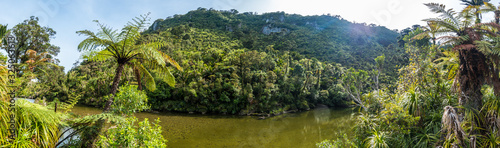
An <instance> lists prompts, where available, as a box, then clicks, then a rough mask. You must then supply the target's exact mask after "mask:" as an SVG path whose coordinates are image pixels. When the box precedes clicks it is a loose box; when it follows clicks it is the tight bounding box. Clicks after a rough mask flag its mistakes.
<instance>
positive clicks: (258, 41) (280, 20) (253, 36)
mask: <svg viewBox="0 0 500 148" xmlns="http://www.w3.org/2000/svg"><path fill="white" fill-rule="evenodd" d="M169 28H172V30H170V32H171V33H172V34H174V35H176V37H177V38H182V37H183V36H189V37H191V39H192V37H193V35H190V34H189V35H187V34H184V32H186V30H189V28H196V29H203V30H205V29H206V30H211V31H216V32H223V34H224V36H228V37H231V38H232V39H237V40H239V41H241V43H242V45H243V47H245V48H247V49H250V50H260V51H262V50H264V49H265V48H266V47H268V46H274V48H275V49H276V50H278V51H289V52H296V53H299V54H301V55H302V56H304V57H306V58H316V59H318V60H320V61H325V62H336V63H340V64H342V65H344V66H346V67H354V68H357V69H364V70H368V69H371V68H372V67H373V66H374V65H375V63H374V62H373V61H372V59H374V58H376V57H377V56H378V55H380V53H381V52H382V53H385V54H386V56H387V57H388V59H391V61H392V62H393V63H389V65H388V66H389V67H391V71H394V72H396V71H395V69H394V68H395V66H396V63H394V62H397V63H400V62H401V63H404V59H403V58H401V56H400V54H404V51H402V50H397V49H395V47H394V46H393V45H391V44H396V37H397V36H398V35H399V34H398V33H397V32H396V31H392V30H389V29H387V28H385V27H383V26H376V25H373V24H370V25H367V24H364V23H353V22H349V21H347V20H345V19H342V18H341V17H340V16H330V15H320V16H318V15H315V16H301V15H297V14H286V13H285V12H272V13H264V14H261V15H257V14H255V13H251V12H245V13H232V12H230V11H224V10H221V11H218V10H214V9H205V8H198V9H197V10H193V11H190V12H188V13H187V14H185V15H175V16H174V17H168V18H167V19H158V20H156V21H155V22H154V23H153V24H152V25H151V26H150V27H149V29H148V30H147V31H146V32H147V33H155V32H163V31H166V30H169ZM272 29H274V30H275V31H270V32H266V31H265V30H272ZM389 46H390V47H389ZM391 76H396V73H391Z"/></svg>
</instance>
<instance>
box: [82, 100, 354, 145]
mask: <svg viewBox="0 0 500 148" xmlns="http://www.w3.org/2000/svg"><path fill="white" fill-rule="evenodd" d="M73 112H74V113H76V114H88V113H93V112H95V113H100V110H99V109H95V108H88V107H75V108H74V109H73ZM353 112H354V111H353V110H352V109H342V110H334V109H328V108H326V107H321V108H317V109H314V110H311V111H306V112H301V113H291V114H284V115H281V116H275V117H271V118H267V119H265V120H258V119H257V117H248V116H222V115H196V114H176V113H161V114H151V113H138V114H136V116H137V118H139V119H140V120H142V119H144V118H149V119H157V118H159V119H160V120H161V123H160V124H161V125H162V129H163V136H164V137H166V138H167V139H168V141H169V142H168V143H167V144H168V145H169V146H170V147H314V146H315V143H317V142H320V141H322V140H324V139H335V138H337V137H339V136H340V133H341V132H343V133H348V134H349V133H350V130H349V129H351V126H352V125H353V121H352V119H351V114H352V113H353Z"/></svg>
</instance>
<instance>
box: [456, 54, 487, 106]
mask: <svg viewBox="0 0 500 148" xmlns="http://www.w3.org/2000/svg"><path fill="white" fill-rule="evenodd" d="M485 59H486V58H485V56H484V55H483V54H482V53H481V52H479V51H478V50H476V49H470V50H467V49H463V50H460V56H459V60H460V68H459V74H460V75H459V79H458V82H459V83H460V91H461V92H462V94H461V95H460V97H459V105H461V106H464V107H469V108H471V109H475V110H477V111H479V110H480V109H481V107H482V105H483V104H482V97H483V94H482V93H481V86H482V85H483V84H484V82H485V72H486V71H487V70H488V67H487V65H486V63H485Z"/></svg>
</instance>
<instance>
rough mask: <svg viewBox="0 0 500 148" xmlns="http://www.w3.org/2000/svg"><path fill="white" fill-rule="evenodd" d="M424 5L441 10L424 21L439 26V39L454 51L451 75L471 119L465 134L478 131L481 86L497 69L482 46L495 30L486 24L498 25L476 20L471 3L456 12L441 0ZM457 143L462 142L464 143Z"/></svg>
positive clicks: (461, 102) (481, 96) (437, 10)
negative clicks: (455, 60) (455, 62)
mask: <svg viewBox="0 0 500 148" xmlns="http://www.w3.org/2000/svg"><path fill="white" fill-rule="evenodd" d="M473 2H474V3H476V2H477V1H473ZM425 5H426V6H428V7H429V8H430V9H431V11H432V12H435V13H438V14H441V16H440V17H439V18H431V19H425V20H424V21H427V22H429V23H433V24H436V25H439V26H441V29H439V30H437V31H436V33H439V34H447V35H446V36H441V37H440V39H443V40H444V41H445V42H444V44H448V45H451V46H452V47H453V48H452V50H453V51H456V52H458V62H459V68H458V74H457V75H456V79H455V80H457V82H458V86H459V94H460V95H459V100H458V103H459V105H460V106H462V107H464V108H465V109H466V110H468V111H467V112H464V115H465V118H464V119H466V120H468V121H471V126H472V127H471V130H470V133H469V134H470V135H475V134H481V130H478V129H484V128H483V127H481V126H484V125H482V123H481V121H480V119H476V118H480V117H477V114H478V112H479V111H480V110H481V109H482V107H483V102H482V101H483V100H482V99H483V94H482V93H481V87H482V86H483V85H484V84H485V82H489V81H490V80H491V79H489V78H490V77H491V76H493V77H498V71H497V70H494V69H492V68H491V66H492V65H491V64H492V63H491V62H490V57H488V55H492V54H490V53H491V52H490V50H485V46H486V45H487V44H488V43H489V42H488V41H487V40H488V39H485V37H488V36H491V37H496V36H497V34H495V33H494V32H492V31H491V30H490V29H489V28H491V27H493V28H495V29H498V28H500V26H498V25H497V24H494V23H485V24H482V23H479V22H481V21H480V18H479V17H480V15H479V14H477V13H479V12H478V11H477V9H476V8H475V7H474V9H472V8H471V7H467V8H465V9H464V10H463V11H461V12H460V13H459V14H457V13H455V12H454V11H453V10H452V9H448V10H446V9H445V6H444V5H442V4H436V3H428V4H425ZM473 20H475V22H473ZM496 55H497V56H498V55H500V54H496ZM461 112H463V110H462V111H461ZM467 118H468V119H467ZM481 120H482V119H481ZM459 144H460V145H462V146H463V145H464V143H459Z"/></svg>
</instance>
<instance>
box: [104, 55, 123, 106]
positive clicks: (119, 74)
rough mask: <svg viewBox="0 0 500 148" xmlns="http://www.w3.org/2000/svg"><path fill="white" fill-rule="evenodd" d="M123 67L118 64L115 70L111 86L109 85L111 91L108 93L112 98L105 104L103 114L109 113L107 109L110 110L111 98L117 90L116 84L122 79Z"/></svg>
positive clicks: (121, 64)
mask: <svg viewBox="0 0 500 148" xmlns="http://www.w3.org/2000/svg"><path fill="white" fill-rule="evenodd" d="M124 65H125V64H123V63H119V64H118V67H117V68H116V75H115V78H114V79H113V85H111V91H110V93H111V95H112V96H111V97H110V98H109V99H108V101H107V102H106V105H105V106H104V112H107V111H109V109H110V108H111V104H113V98H114V96H115V94H116V91H117V90H118V84H119V83H120V79H121V77H122V72H123V68H124Z"/></svg>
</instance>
